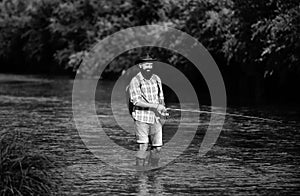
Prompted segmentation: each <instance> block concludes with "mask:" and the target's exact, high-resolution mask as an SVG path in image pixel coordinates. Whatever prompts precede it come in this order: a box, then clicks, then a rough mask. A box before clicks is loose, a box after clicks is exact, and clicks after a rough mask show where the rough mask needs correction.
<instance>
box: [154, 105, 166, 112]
mask: <svg viewBox="0 0 300 196" xmlns="http://www.w3.org/2000/svg"><path fill="white" fill-rule="evenodd" d="M156 109H157V111H158V112H159V113H164V112H166V111H167V109H166V107H165V106H164V105H162V104H158V106H157V108H156Z"/></svg>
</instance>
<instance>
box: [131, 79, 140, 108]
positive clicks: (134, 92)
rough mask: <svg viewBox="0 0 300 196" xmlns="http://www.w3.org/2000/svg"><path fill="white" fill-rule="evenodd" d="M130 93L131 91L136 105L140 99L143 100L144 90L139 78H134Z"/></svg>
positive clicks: (132, 99)
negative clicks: (141, 87)
mask: <svg viewBox="0 0 300 196" xmlns="http://www.w3.org/2000/svg"><path fill="white" fill-rule="evenodd" d="M129 93H130V98H131V101H132V103H133V104H134V105H136V103H137V102H138V101H141V100H142V92H141V89H140V84H139V81H138V79H137V78H133V79H132V80H131V82H130V85H129Z"/></svg>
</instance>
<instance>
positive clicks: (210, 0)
mask: <svg viewBox="0 0 300 196" xmlns="http://www.w3.org/2000/svg"><path fill="white" fill-rule="evenodd" d="M299 6H300V5H299V1H298V0H249V1H242V0H181V1H177V0H166V1H160V0H114V1H109V0H103V1H98V0H26V1H17V0H2V1H1V2H0V9H1V13H0V27H1V32H0V42H1V44H0V61H1V64H2V68H1V69H2V70H5V69H6V68H9V65H10V64H13V65H15V67H14V68H13V70H14V69H17V70H19V69H22V68H23V69H26V68H28V69H31V70H32V69H33V68H35V69H41V70H48V71H49V70H52V69H57V70H64V69H68V70H71V71H76V70H77V69H78V67H79V64H80V62H82V58H83V57H85V56H87V55H88V53H89V51H90V48H92V47H93V45H95V44H96V43H97V42H98V41H99V40H101V39H103V38H105V37H106V36H108V35H111V34H113V33H114V32H117V31H119V30H121V29H125V28H128V27H133V26H138V25H146V24H160V25H165V26H171V27H174V28H177V29H180V30H182V31H184V32H187V33H189V34H190V35H192V36H194V37H195V38H196V39H198V40H199V41H200V42H201V43H202V44H203V45H204V46H205V47H206V48H207V49H208V50H209V52H211V53H212V54H213V56H214V57H215V59H217V61H218V64H219V66H220V67H221V68H222V67H223V68H222V69H227V68H226V65H229V67H232V69H234V70H235V71H237V72H240V73H246V75H253V76H255V77H259V78H267V77H272V75H273V76H274V75H276V77H279V78H287V74H288V73H289V72H295V73H298V74H300V73H299V72H300V71H299V43H300V42H299V17H300V16H299V15H300V14H299V13H300V8H299ZM160 52H161V53H160ZM160 52H158V53H157V54H158V55H159V54H161V56H164V58H165V60H167V61H169V62H171V63H172V64H174V65H175V66H177V67H181V66H183V65H187V64H186V63H187V62H186V60H185V59H184V58H182V57H180V56H178V55H176V54H170V53H168V52H167V53H165V52H163V51H160ZM137 55H138V53H136V52H133V53H131V54H130V55H127V56H126V57H125V56H124V58H120V59H119V60H118V64H111V65H110V66H109V67H108V68H107V70H105V71H106V72H112V73H116V74H118V73H119V72H121V71H122V69H123V68H127V67H128V66H130V64H131V63H132V62H130V61H131V60H132V59H135V58H136V56H137ZM16 56H17V57H18V58H16ZM24 64H25V65H24ZM57 65H59V66H57ZM32 66H33V67H32Z"/></svg>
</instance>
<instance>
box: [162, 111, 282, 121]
mask: <svg viewBox="0 0 300 196" xmlns="http://www.w3.org/2000/svg"><path fill="white" fill-rule="evenodd" d="M166 109H167V110H173V111H180V112H194V113H204V114H218V115H227V116H235V117H243V118H251V119H258V120H264V121H272V122H280V123H281V121H279V120H274V119H269V118H261V117H256V116H247V115H240V114H232V113H221V112H209V111H200V110H185V109H175V108H166Z"/></svg>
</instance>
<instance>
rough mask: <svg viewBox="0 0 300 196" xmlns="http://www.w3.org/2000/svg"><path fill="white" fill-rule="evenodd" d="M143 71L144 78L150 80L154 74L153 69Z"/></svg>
mask: <svg viewBox="0 0 300 196" xmlns="http://www.w3.org/2000/svg"><path fill="white" fill-rule="evenodd" d="M141 72H142V74H143V76H144V78H145V79H147V80H149V79H150V78H151V77H152V75H153V71H152V70H150V71H146V70H142V71H141Z"/></svg>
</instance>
